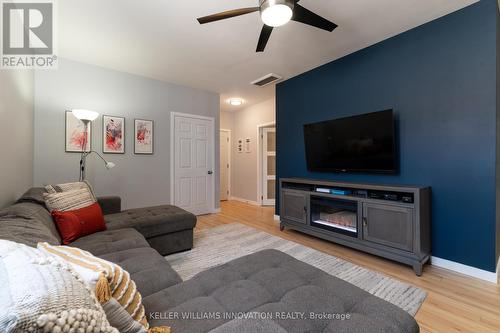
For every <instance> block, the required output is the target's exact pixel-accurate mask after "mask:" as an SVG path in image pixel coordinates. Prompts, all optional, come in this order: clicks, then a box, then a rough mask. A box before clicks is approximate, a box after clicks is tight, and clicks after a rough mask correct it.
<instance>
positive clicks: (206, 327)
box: [0, 189, 419, 333]
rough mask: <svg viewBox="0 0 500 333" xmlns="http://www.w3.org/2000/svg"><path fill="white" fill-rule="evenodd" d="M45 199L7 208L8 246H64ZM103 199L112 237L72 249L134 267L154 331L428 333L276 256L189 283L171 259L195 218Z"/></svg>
mask: <svg viewBox="0 0 500 333" xmlns="http://www.w3.org/2000/svg"><path fill="white" fill-rule="evenodd" d="M42 192H43V189H31V190H30V191H28V192H27V193H26V194H25V195H23V197H21V199H20V200H19V201H18V202H17V203H16V204H14V205H13V206H10V207H7V208H5V209H3V210H0V239H7V240H12V241H15V242H19V243H23V244H27V245H29V246H36V244H37V243H38V242H48V243H51V244H60V242H61V240H60V238H59V235H58V233H57V230H56V228H55V227H54V223H53V222H52V218H51V216H50V214H49V212H48V211H47V210H46V209H45V206H44V204H43V201H42ZM99 202H100V204H101V207H102V208H103V211H104V212H105V214H106V216H105V219H106V221H107V225H108V230H106V231H103V232H99V233H96V234H93V235H90V236H87V237H83V238H80V239H78V240H77V241H76V242H74V243H72V244H71V246H75V247H79V248H82V249H84V250H87V251H89V252H91V253H93V254H94V255H96V256H98V257H101V258H103V259H106V260H109V261H112V262H114V263H117V264H118V265H120V266H122V267H123V268H124V269H125V270H127V271H128V272H129V273H130V275H131V277H132V279H133V280H134V281H135V282H136V284H137V287H138V289H139V291H140V292H141V294H142V296H143V303H144V306H145V308H146V311H147V313H148V314H149V318H148V320H149V322H150V324H151V325H152V326H171V327H172V332H173V333H196V332H212V333H229V332H238V333H240V332H241V333H256V332H266V333H272V332H277V333H282V332H340V333H342V332H380V333H382V332H383V333H390V332H393V333H414V332H418V331H419V327H418V325H417V323H416V321H415V320H414V319H413V318H412V317H411V316H410V315H409V314H408V313H406V312H404V311H403V310H401V309H400V308H398V307H396V306H394V305H392V304H390V303H388V302H386V301H384V300H381V299H379V298H377V297H375V296H372V295H371V294H369V293H367V292H365V291H363V290H361V289H359V288H357V287H355V286H353V285H351V284H349V283H347V282H345V281H343V280H340V279H338V278H335V277H333V276H330V275H328V274H327V273H325V272H323V271H321V270H318V269H316V268H314V267H312V266H310V265H308V264H305V263H303V262H301V261H298V260H296V259H294V258H292V257H290V256H288V255H286V254H284V253H282V252H279V251H275V250H266V251H262V252H259V253H255V254H252V255H250V256H246V257H242V258H239V259H236V260H233V261H231V262H229V263H227V264H225V265H222V266H218V267H214V268H212V269H209V270H207V271H204V272H202V273H200V274H198V275H197V276H195V277H193V278H192V279H190V280H187V281H182V280H181V278H180V277H179V275H178V274H177V272H175V271H174V270H173V269H172V267H171V266H170V265H169V264H168V262H167V261H166V260H165V259H164V257H163V256H162V255H164V254H167V253H172V252H177V251H180V250H186V249H189V248H190V247H191V246H192V231H193V228H194V226H195V225H196V217H195V216H193V215H191V214H189V213H187V212H185V211H183V210H181V209H179V208H176V207H172V206H160V207H153V208H147V209H144V210H142V213H141V210H132V211H124V212H121V211H120V207H119V206H120V204H119V202H120V200H119V198H115V197H113V198H101V199H100V200H99ZM167 215H168V217H167ZM160 253H161V254H160Z"/></svg>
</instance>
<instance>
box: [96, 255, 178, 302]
mask: <svg viewBox="0 0 500 333" xmlns="http://www.w3.org/2000/svg"><path fill="white" fill-rule="evenodd" d="M99 258H102V259H104V260H108V261H111V262H113V263H115V264H117V265H119V266H120V267H122V268H123V269H124V270H126V271H127V272H129V273H130V277H131V279H132V280H134V281H135V284H136V285H137V288H138V289H139V291H140V292H141V294H142V296H143V297H146V296H149V295H152V294H154V293H156V292H158V291H160V290H163V289H165V288H168V287H171V286H173V285H175V284H178V283H181V282H182V279H181V278H180V276H179V274H177V272H176V271H174V270H173V269H172V267H170V264H169V263H168V262H167V260H165V258H164V257H162V256H161V255H160V254H159V253H158V252H156V251H155V250H153V249H152V248H149V247H144V248H138V249H130V250H125V251H120V252H114V253H108V254H103V255H100V256H99Z"/></svg>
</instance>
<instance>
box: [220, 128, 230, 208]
mask: <svg viewBox="0 0 500 333" xmlns="http://www.w3.org/2000/svg"><path fill="white" fill-rule="evenodd" d="M230 195H231V131H230V130H226V129H221V130H220V200H221V201H227V200H229V196H230Z"/></svg>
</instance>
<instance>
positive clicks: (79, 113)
mask: <svg viewBox="0 0 500 333" xmlns="http://www.w3.org/2000/svg"><path fill="white" fill-rule="evenodd" d="M72 113H73V115H74V116H75V117H76V118H77V119H79V120H81V121H82V122H83V125H84V130H83V131H84V132H83V133H84V136H83V140H82V154H81V156H80V178H79V179H80V181H81V182H83V181H84V180H85V166H86V163H87V156H89V155H90V154H92V153H95V154H96V155H97V156H99V157H100V158H101V160H103V161H104V165H105V166H106V169H108V170H109V169H112V168H114V167H115V164H114V163H113V162H108V161H106V159H104V157H102V155H101V154H99V153H98V152H96V151H94V150H91V149H89V150H88V151H87V144H88V136H89V132H88V129H89V124H91V123H92V122H93V121H94V120H96V119H97V117H99V113H97V112H95V111H90V110H82V109H75V110H72Z"/></svg>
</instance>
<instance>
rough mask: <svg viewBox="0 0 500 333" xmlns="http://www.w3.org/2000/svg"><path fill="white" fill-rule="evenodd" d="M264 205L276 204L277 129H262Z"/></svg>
mask: <svg viewBox="0 0 500 333" xmlns="http://www.w3.org/2000/svg"><path fill="white" fill-rule="evenodd" d="M261 160H262V177H261V179H262V185H261V188H262V204H263V205H275V203H276V128H275V127H272V128H269V127H265V128H263V129H262V156H261Z"/></svg>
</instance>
